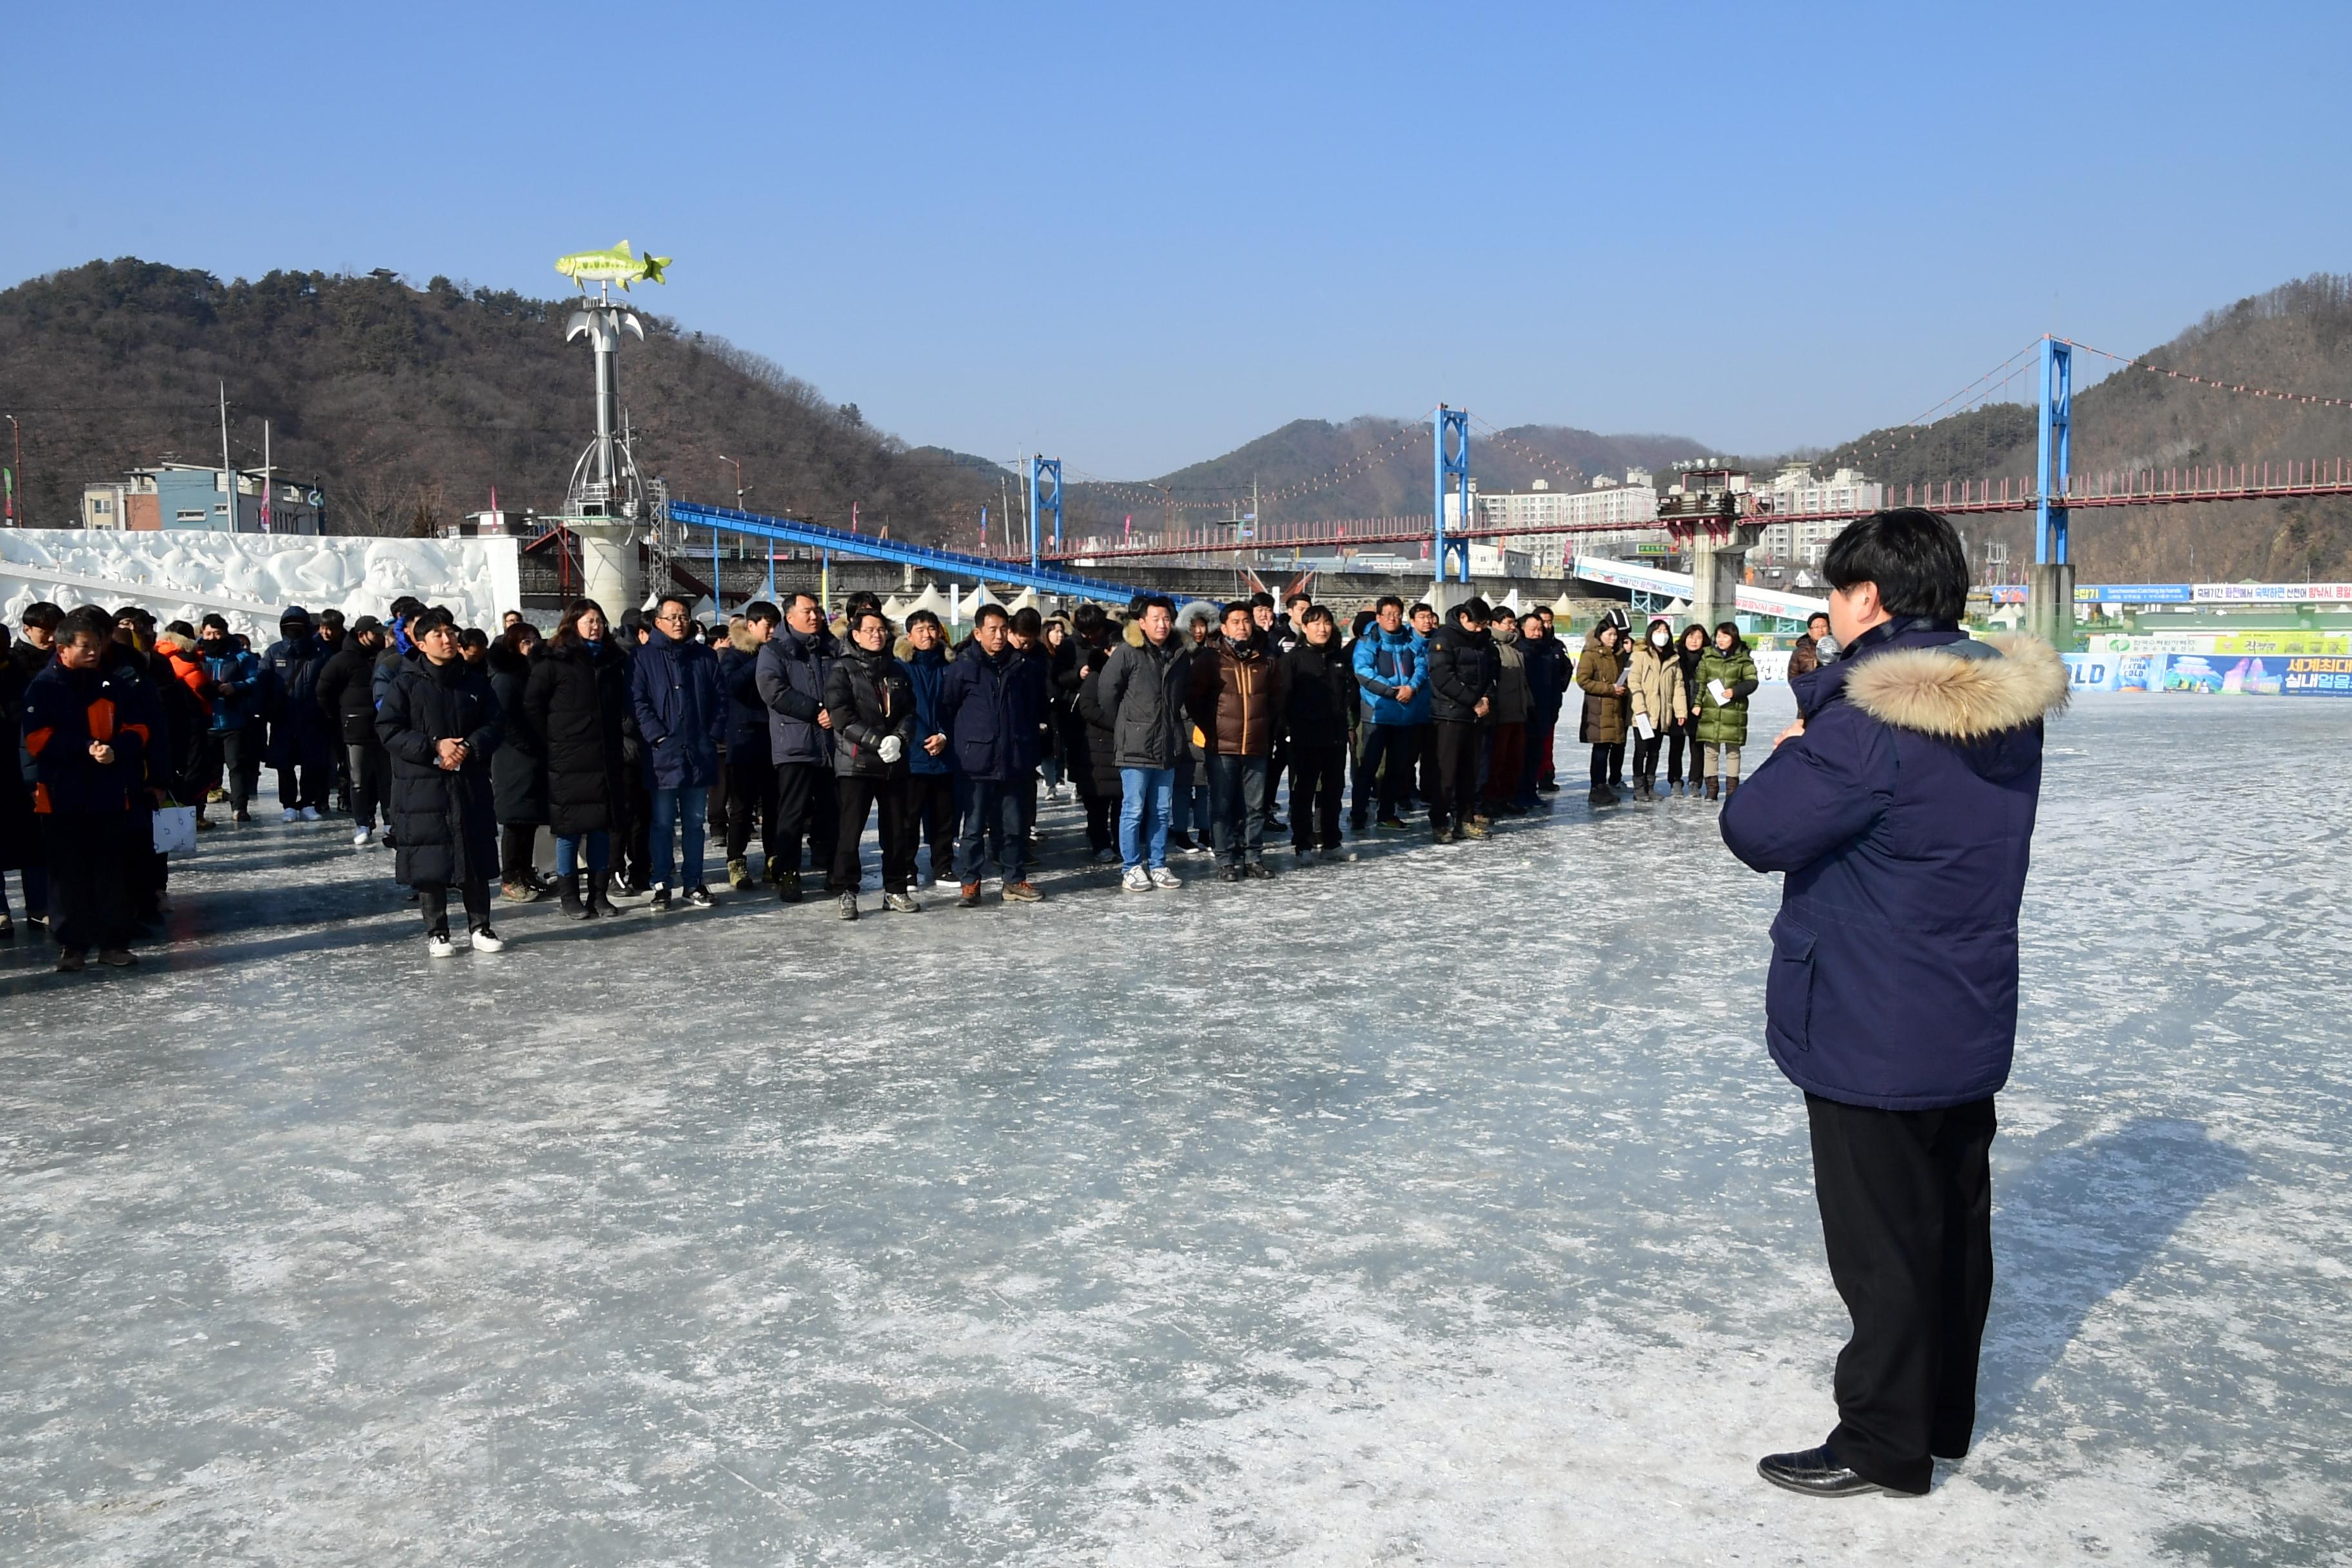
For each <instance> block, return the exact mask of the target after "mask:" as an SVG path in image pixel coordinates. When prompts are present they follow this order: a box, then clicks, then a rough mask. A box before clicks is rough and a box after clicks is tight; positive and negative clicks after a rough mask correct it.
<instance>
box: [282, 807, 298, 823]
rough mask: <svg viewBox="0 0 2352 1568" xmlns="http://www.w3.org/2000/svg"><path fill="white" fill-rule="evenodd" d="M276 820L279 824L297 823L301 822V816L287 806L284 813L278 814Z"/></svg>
mask: <svg viewBox="0 0 2352 1568" xmlns="http://www.w3.org/2000/svg"><path fill="white" fill-rule="evenodd" d="M301 820H302V814H301V813H300V812H299V811H297V810H295V809H294V808H293V807H292V806H290V805H289V806H288V807H287V808H286V809H285V810H284V811H281V812H279V813H278V821H280V822H299V821H301Z"/></svg>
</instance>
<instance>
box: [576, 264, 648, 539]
mask: <svg viewBox="0 0 2352 1568" xmlns="http://www.w3.org/2000/svg"><path fill="white" fill-rule="evenodd" d="M624 333H628V334H633V335H635V338H636V340H637V341H638V342H645V339H646V327H645V323H644V322H643V321H638V320H637V316H636V312H635V311H634V310H630V309H629V308H628V307H627V306H626V305H625V304H623V303H621V302H620V301H619V300H611V299H605V298H602V297H600V298H597V299H594V300H583V302H582V304H581V308H580V309H579V310H574V311H572V319H571V320H570V321H567V322H565V323H564V328H563V341H564V342H571V341H572V339H574V338H583V337H584V338H586V339H587V340H588V346H589V347H590V348H591V349H593V351H594V352H595V356H596V435H595V437H594V438H593V440H591V441H590V442H589V443H588V447H587V449H586V450H585V451H583V452H582V453H581V454H580V460H579V461H578V462H576V463H574V464H572V483H571V485H570V487H569V488H568V489H566V490H565V491H564V497H563V510H564V511H565V512H566V513H568V514H569V515H571V516H572V517H580V518H614V519H620V520H623V521H632V522H633V521H636V520H637V519H639V518H641V517H644V516H645V515H646V489H645V480H644V479H643V478H642V477H641V476H640V475H639V474H638V473H637V463H636V458H635V457H634V456H632V455H631V453H630V450H629V446H630V443H629V440H628V437H627V435H626V432H625V428H624V426H625V420H626V416H625V415H623V414H622V413H621V411H620V406H621V380H620V370H619V363H618V359H619V354H620V349H621V338H622V335H623V334H624Z"/></svg>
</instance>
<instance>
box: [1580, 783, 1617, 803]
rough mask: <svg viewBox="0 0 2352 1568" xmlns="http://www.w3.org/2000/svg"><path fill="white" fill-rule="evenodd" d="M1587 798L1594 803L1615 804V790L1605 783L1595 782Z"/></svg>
mask: <svg viewBox="0 0 2352 1568" xmlns="http://www.w3.org/2000/svg"><path fill="white" fill-rule="evenodd" d="M1587 798H1588V799H1590V800H1591V803H1592V804H1593V805H1616V804H1617V792H1616V791H1615V790H1613V789H1611V788H1610V787H1609V786H1608V785H1607V784H1594V785H1593V786H1592V794H1591V795H1590V796H1588V797H1587Z"/></svg>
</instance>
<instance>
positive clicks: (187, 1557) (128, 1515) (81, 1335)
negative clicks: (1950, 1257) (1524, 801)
mask: <svg viewBox="0 0 2352 1568" xmlns="http://www.w3.org/2000/svg"><path fill="white" fill-rule="evenodd" d="M1785 701H1786V698H1785V695H1784V694H1783V693H1781V692H1780V691H1779V690H1778V689H1772V690H1769V692H1768V696H1767V699H1766V702H1767V704H1768V707H1769V704H1771V703H1773V702H1778V703H1780V704H1785ZM1777 717H1778V714H1777V712H1776V711H1767V712H1766V713H1764V714H1762V715H1759V728H1760V729H1761V731H1763V732H1764V733H1766V734H1769V733H1770V732H1771V731H1772V730H1773V729H1775V728H1777ZM2347 740H2352V704H2344V705H2335V704H2328V703H2323V702H2311V703H2295V702H2284V701H2277V700H2251V699H2249V700H2242V701H2225V700H2211V699H2204V700H2200V699H2196V698H2179V699H2167V698H2150V697H2146V696H2126V697H2107V698H2097V697H2094V698H2089V699H2085V700H2083V701H2082V702H2081V703H2080V704H2079V705H2078V707H2077V709H2076V710H2075V712H2074V715H2073V716H2072V717H2070V718H2068V719H2067V720H2065V721H2063V723H2062V724H2061V725H2059V726H2058V727H2056V728H2055V730H2054V731H2053V736H2052V742H2051V744H2052V759H2051V768H2050V773H2049V779H2048V785H2047V790H2046V793H2045V796H2044V810H2043V816H2042V833H2041V837H2040V841H2039V846H2038V849H2039V853H2038V857H2037V861H2038V869H2037V871H2036V874H2035V878H2034V882H2033V886H2032V894H2031V898H2030V900H2029V908H2028V911H2027V928H2026V929H2027V942H2026V961H2025V975H2026V986H2027V996H2026V1008H2025V1014H2026V1026H2025V1044H2024V1048H2023V1051H2022V1054H2021V1064H2020V1070H2019V1072H2018V1075H2017V1077H2016V1079H2015V1080H2014V1083H2013V1085H2012V1087H2011V1089H2010V1091H2009V1092H2008V1093H2007V1095H2005V1096H2004V1098H2003V1100H2002V1105H2001V1113H2002V1118H2003V1123H2004V1125H2003V1131H2002V1134H2001V1137H2000V1141H1999V1142H1998V1143H1997V1144H1996V1146H1995V1160H1996V1183H1997V1193H1998V1197H1999V1204H2000V1208H1999V1214H1998V1217H1997V1220H1996V1226H1997V1231H1996V1235H1997V1247H1998V1251H1999V1260H2000V1284H1999V1287H1998V1290H1997V1293H1996V1296H1995V1300H1994V1306H1993V1317H1992V1323H1991V1329H1990V1343H1989V1346H1988V1350H1987V1354H1986V1367H1985V1387H1984V1396H1983V1417H1982V1425H1981V1436H1980V1442H1979V1447H1978V1448H1977V1451H1976V1452H1975V1453H1974V1454H1973V1455H1972V1456H1971V1457H1970V1458H1969V1459H1968V1460H1966V1461H1965V1462H1964V1463H1962V1464H1960V1465H1958V1467H1948V1468H1945V1469H1944V1470H1943V1471H1942V1472H1941V1473H1940V1474H1939V1478H1938V1483H1937V1489H1936V1490H1935V1492H1934V1494H1933V1495H1932V1496H1930V1497H1928V1498H1927V1499H1925V1500H1916V1501H1913V1500H1889V1499H1867V1500H1859V1501H1854V1502H1849V1503H1843V1504H1822V1503H1817V1502H1810V1501H1807V1500H1801V1499H1797V1498H1793V1497H1790V1496H1788V1495H1786V1494H1783V1493H1780V1492H1777V1491H1774V1490H1772V1489H1769V1488H1767V1487H1766V1486H1764V1485H1763V1484H1762V1483H1761V1482H1760V1481H1759V1480H1758V1479H1756V1478H1755V1475H1754V1473H1753V1470H1752V1466H1753V1463H1754V1460H1755V1458H1756V1456H1757V1455H1758V1454H1759V1453H1761V1452H1764V1451H1766V1450H1768V1449H1771V1448H1777V1447H1795V1446H1801V1445H1804V1444H1809V1443H1811V1442H1813V1441H1815V1440H1817V1439H1818V1438H1819V1437H1820V1436H1821V1435H1822V1433H1823V1432H1824V1431H1826V1430H1827V1428H1828V1426H1829V1425H1830V1422H1831V1420H1832V1412H1831V1407H1830V1403H1829V1398H1828V1382H1829V1370H1830V1363H1831V1359H1832V1356H1833V1354H1834V1352H1835V1351H1836V1349H1837V1346H1838V1344H1839V1342H1840V1341H1841V1338H1842V1336H1843V1314H1842V1311H1841V1310H1840V1308H1839V1305H1838V1302H1837V1300H1836V1298H1835V1296H1834V1295H1833V1293H1832V1290H1831V1289H1830V1285H1829V1281H1828V1278H1827V1275H1826V1272H1825V1270H1824V1268H1823V1266H1822V1261H1821V1250H1820V1242H1819V1235H1818V1229H1817V1221H1816V1217H1815V1215H1814V1213H1813V1209H1812V1198H1811V1184H1810V1178H1809V1171H1808V1163H1807V1159H1806V1151H1805V1143H1804V1137H1803V1132H1802V1121H1801V1105H1800V1102H1799V1100H1798V1097H1797V1095H1796V1093H1795V1092H1794V1091H1793V1090H1792V1089H1790V1088H1789V1087H1788V1086H1787V1085H1786V1084H1785V1083H1784V1082H1783V1081H1782V1080H1781V1079H1780V1077H1779V1076H1778V1074H1777V1073H1776V1072H1775V1071H1774V1070H1773V1069H1772V1068H1771V1066H1770V1065H1769V1061H1768V1060H1767V1059H1766V1058H1765V1057H1764V1055H1763V1052H1762V1050H1761V1048H1760V1047H1759V1026H1758V1018H1759V1007H1760V1003H1761V992H1762V985H1763V972H1764V963H1765V959H1766V943H1765V938H1764V928H1765V924H1766V921H1767V919H1768V916H1769V910H1770V908H1771V906H1772V904H1773V901H1774V900H1775V898H1776V897H1777V885H1776V883H1775V881H1773V880H1771V879H1764V878H1759V877H1755V876H1751V875H1750V874H1748V872H1746V871H1744V870H1743V869H1741V868H1739V867H1738V866H1737V865H1736V864H1735V863H1734V862H1732V861H1731V860H1730V858H1728V856H1727V854H1726V853H1725V851H1724V850H1723V849H1722V847H1721V845H1720V842H1719V840H1718V839H1717V837H1716V833H1715V827H1714V820H1713V813H1712V812H1711V811H1710V810H1709V809H1708V808H1707V807H1706V806H1705V805H1702V804H1699V803H1696V802H1688V801H1681V800H1677V801H1674V802H1671V803H1669V804H1665V805H1658V806H1655V807H1653V808H1646V809H1636V808H1633V807H1632V806H1628V807H1625V808H1623V809H1622V810H1619V811H1617V812H1615V813H1612V814H1610V815H1609V816H1606V817H1605V818H1604V819H1602V820H1600V821H1594V820H1591V818H1590V816H1588V814H1587V812H1586V809H1585V807H1584V806H1583V805H1582V804H1581V802H1580V797H1579V796H1578V795H1575V794H1574V793H1570V794H1564V795H1561V796H1560V797H1559V798H1560V802H1561V804H1560V808H1559V812H1558V814H1557V815H1556V816H1553V817H1551V818H1549V819H1548V820H1538V821H1531V822H1527V823H1518V824H1509V825H1507V826H1505V828H1504V830H1503V831H1502V832H1501V833H1500V835H1499V836H1498V837H1497V838H1496V840H1495V841H1494V842H1493V843H1491V844H1488V845H1485V846H1465V847H1458V848H1452V849H1435V848H1432V847H1427V846H1426V845H1424V844H1423V843H1421V842H1420V841H1418V840H1416V841H1415V842H1414V843H1413V845H1412V847H1410V848H1407V847H1403V846H1401V845H1390V844H1388V843H1384V842H1383V843H1379V844H1376V845H1374V846H1372V847H1370V848H1369V849H1368V850H1367V851H1366V853H1365V855H1364V857H1363V858H1361V859H1360V860H1358V861H1356V862H1354V863H1351V864H1348V865H1343V866H1337V867H1323V868H1315V869H1312V870H1308V871H1304V872H1299V873H1297V874H1294V875H1289V876H1286V877H1285V878H1284V879H1282V880H1280V881H1279V882H1277V883H1276V884H1273V885H1272V886H1271V887H1268V888H1256V887H1250V888H1244V889H1226V888H1218V887H1211V886H1206V885H1195V886H1193V887H1191V888H1188V889H1185V890H1184V891H1183V892H1182V893H1181V894H1177V895H1154V896H1150V897H1140V896H1122V895H1120V894H1118V893H1117V892H1116V891H1113V890H1111V889H1110V886H1109V882H1110V879H1109V878H1108V877H1107V876H1105V875H1103V874H1101V873H1098V872H1095V871H1092V870H1087V871H1083V872H1082V871H1078V870H1076V869H1075V868H1072V866H1071V859H1072V856H1071V853H1070V849H1069V846H1070V843H1071V839H1072V829H1071V826H1070V814H1069V813H1068V812H1067V811H1066V810H1064V811H1061V812H1058V813H1056V812H1049V813H1048V814H1047V817H1046V824H1047V826H1048V828H1049V830H1050V831H1051V832H1052V834H1053V837H1054V839H1055V844H1056V847H1057V852H1056V853H1055V857H1054V858H1053V860H1052V862H1051V864H1050V872H1051V874H1050V875H1049V876H1048V877H1047V878H1046V879H1045V886H1046V888H1047V889H1048V892H1049V894H1050V895H1051V896H1050V897H1049V899H1048V900H1047V901H1046V902H1045V903H1043V904H1040V905H1037V906H1035V907H1034V908H1027V909H1018V908H1016V909H999V908H993V907H992V908H991V909H989V910H987V911H985V912H983V913H978V914H972V913H959V912H957V911H954V910H949V909H947V908H944V907H935V908H933V909H931V910H927V911H926V912H925V913H923V914H921V915H920V916H917V917H912V918H906V917H899V918H891V919H884V918H879V917H877V916H872V915H869V917H868V918H867V919H866V920H864V921H860V922H858V923H857V924H856V925H844V924H842V923H840V922H838V921H835V919H834V918H833V914H832V911H831V910H830V908H829V907H826V906H824V905H822V904H811V905H807V906H803V907H802V908H799V909H796V910H778V909H777V908H776V907H775V906H773V905H772V904H770V903H768V902H767V901H765V900H722V904H721V907H720V909H719V910H716V911H713V912H711V913H709V914H703V915H689V914H685V913H679V914H676V915H671V916H668V917H666V918H663V919H661V920H660V921H656V919H655V918H654V917H652V916H650V915H648V914H643V913H639V914H635V915H632V916H631V917H630V918H629V919H626V920H623V921H612V922H606V923H604V924H601V925H598V926H595V927H592V928H587V929H584V930H583V929H580V928H572V927H566V926H560V925H559V924H558V922H557V921H556V920H555V919H554V916H553V912H552V910H545V909H534V910H530V911H527V912H524V913H521V914H519V915H512V914H509V915H503V916H502V917H501V920H500V924H501V926H502V927H503V928H504V929H505V930H506V932H507V934H508V935H509V937H511V938H516V939H519V940H517V941H516V942H515V945H514V947H513V948H512V949H511V950H510V951H509V952H506V953H504V954H501V955H499V956H497V957H495V958H493V957H487V956H485V957H482V958H474V957H471V956H467V955H461V956H460V957H458V958H457V960H455V961H453V962H446V963H429V962H428V960H427V959H426V958H425V953H424V951H423V947H422V944H421V942H419V941H418V940H417V939H416V935H415V927H414V921H413V917H412V916H411V915H410V913H409V912H408V910H407V909H406V908H405V906H404V905H403V904H402V902H401V901H400V900H399V897H398V895H397V893H396V892H395V891H394V890H393V889H391V888H390V886H389V885H388V883H387V882H386V881H385V880H384V876H385V871H386V866H385V858H384V857H383V856H382V855H381V854H370V855H355V854H353V853H352V851H351V850H350V849H349V848H348V847H347V845H346V842H345V840H346V837H347V836H346V835H344V834H343V833H341V832H340V831H331V830H329V829H325V828H313V829H289V828H283V827H280V826H277V825H276V824H274V823H271V824H268V825H266V826H257V827H254V828H252V829H249V830H247V831H245V832H243V833H240V834H236V835H234V836H232V835H231V834H228V833H225V832H224V833H217V834H214V835H211V836H208V837H207V838H206V840H205V846H204V852H203V854H202V855H201V857H199V858H197V859H196V860H195V861H194V863H193V865H192V866H191V867H190V868H188V869H187V870H186V871H184V873H183V874H182V876H181V878H180V879H179V880H178V882H177V883H176V884H175V890H176V893H177V902H178V913H177V916H176V919H177V921H179V923H180V925H181V927H182V928H183V930H184V932H185V938H184V942H182V943H180V944H179V945H177V946H175V947H174V948H173V949H172V950H171V951H170V952H169V954H168V956H163V957H162V959H161V961H160V962H158V961H154V960H153V959H152V958H151V962H150V963H149V964H148V965H147V966H146V967H145V968H143V969H142V970H141V971H139V972H138V973H135V974H133V975H129V976H119V975H110V974H109V975H100V974H91V975H86V976H82V977H79V978H67V977H58V976H52V975H50V974H48V973H46V969H45V966H44V965H43V964H42V963H37V961H36V958H35V955H33V954H31V953H29V952H27V951H26V943H24V942H21V941H20V942H18V943H17V944H16V948H15V949H14V950H13V951H11V952H8V953H7V955H6V956H5V960H0V1007H4V1008H5V1015H4V1016H5V1018H6V1020H7V1024H6V1027H5V1044H0V1162H5V1163H0V1358H5V1375H4V1376H0V1560H5V1561H7V1562H11V1563H18V1562H21V1563H155V1564H163V1563H170V1564H175V1565H176V1564H186V1563H198V1562H202V1563H347V1562H360V1561H372V1562H384V1563H425V1562H434V1563H497V1564H525V1563H528V1564H538V1563H803V1564H815V1563H908V1564H932V1563H1024V1564H1026V1563H1118V1564H1139V1565H1141V1564H1160V1563H1228V1562H1230V1563H1317V1564H1322V1563H1328V1564H1360V1563H1448V1564H1454V1563H1461V1564H1469V1563H1496V1564H1528V1563H1580V1562H1595V1563H1601V1562H1605V1563H1628V1562H1688V1563H1700V1562H1710V1563H1733V1562H1738V1563H1814V1564H1819V1563H2003V1564H2007V1563H2024V1562H2057V1561H2099V1560H2104V1561H2110V1562H2117V1563H2125V1562H2148V1561H2184V1562H2190V1563H2326V1562H2343V1561H2347V1556H2348V1555H2352V1547H2347V1535H2352V1524H2347V1520H2352V1463H2347V1459H2346V1458H2345V1448H2346V1445H2347V1437H2352V1415H2347V1407H2352V1336H2347V1333H2346V1331H2345V1327H2344V1325H2345V1321H2346V1305H2345V1304H2346V1300H2347V1280H2352V1207H2347V1205H2348V1204H2352V1199H2347V1175H2352V1152H2347V1147H2346V1139H2347V1134H2346V1128H2347V1121H2352V1119H2348V1118H2347V1111H2352V1104H2347V1099H2352V1096H2347V1087H2352V1070H2347V1064H2346V1058H2345V1049H2344V1047H2345V1039H2346V1028H2345V1022H2344V1021H2345V1019H2346V1018H2347V1016H2352V982H2347V975H2346V972H2345V968H2344V964H2343V959H2342V949H2343V931H2344V926H2343V919H2344V917H2343V915H2342V913H2341V910H2340V908H2339V905H2340V901H2341V899H2342V897H2343V893H2344V889H2345V888H2346V886H2347V869H2352V868H2348V867H2347V849H2346V847H2345V842H2344V837H2343V829H2342V825H2343V823H2344V821H2345V820H2346V817H2347V807H2352V781H2347V771H2346V769H2345V768H2344V767H2343V766H2342V765H2341V762H2342V759H2343V758H2344V757H2345V756H2346V755H2347V750H2346V745H2347ZM1564 761H1565V763H1566V765H1565V766H1564V767H1563V769H1562V773H1563V777H1564V778H1568V777H1571V776H1573V775H1575V774H1577V773H1580V772H1581V766H1582V759H1581V755H1580V753H1578V754H1576V755H1574V756H1570V757H1564ZM1193 864H1194V865H1195V866H1197V865H1198V864H1199V863H1198V862H1194V863H1193ZM44 956H45V955H44Z"/></svg>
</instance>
